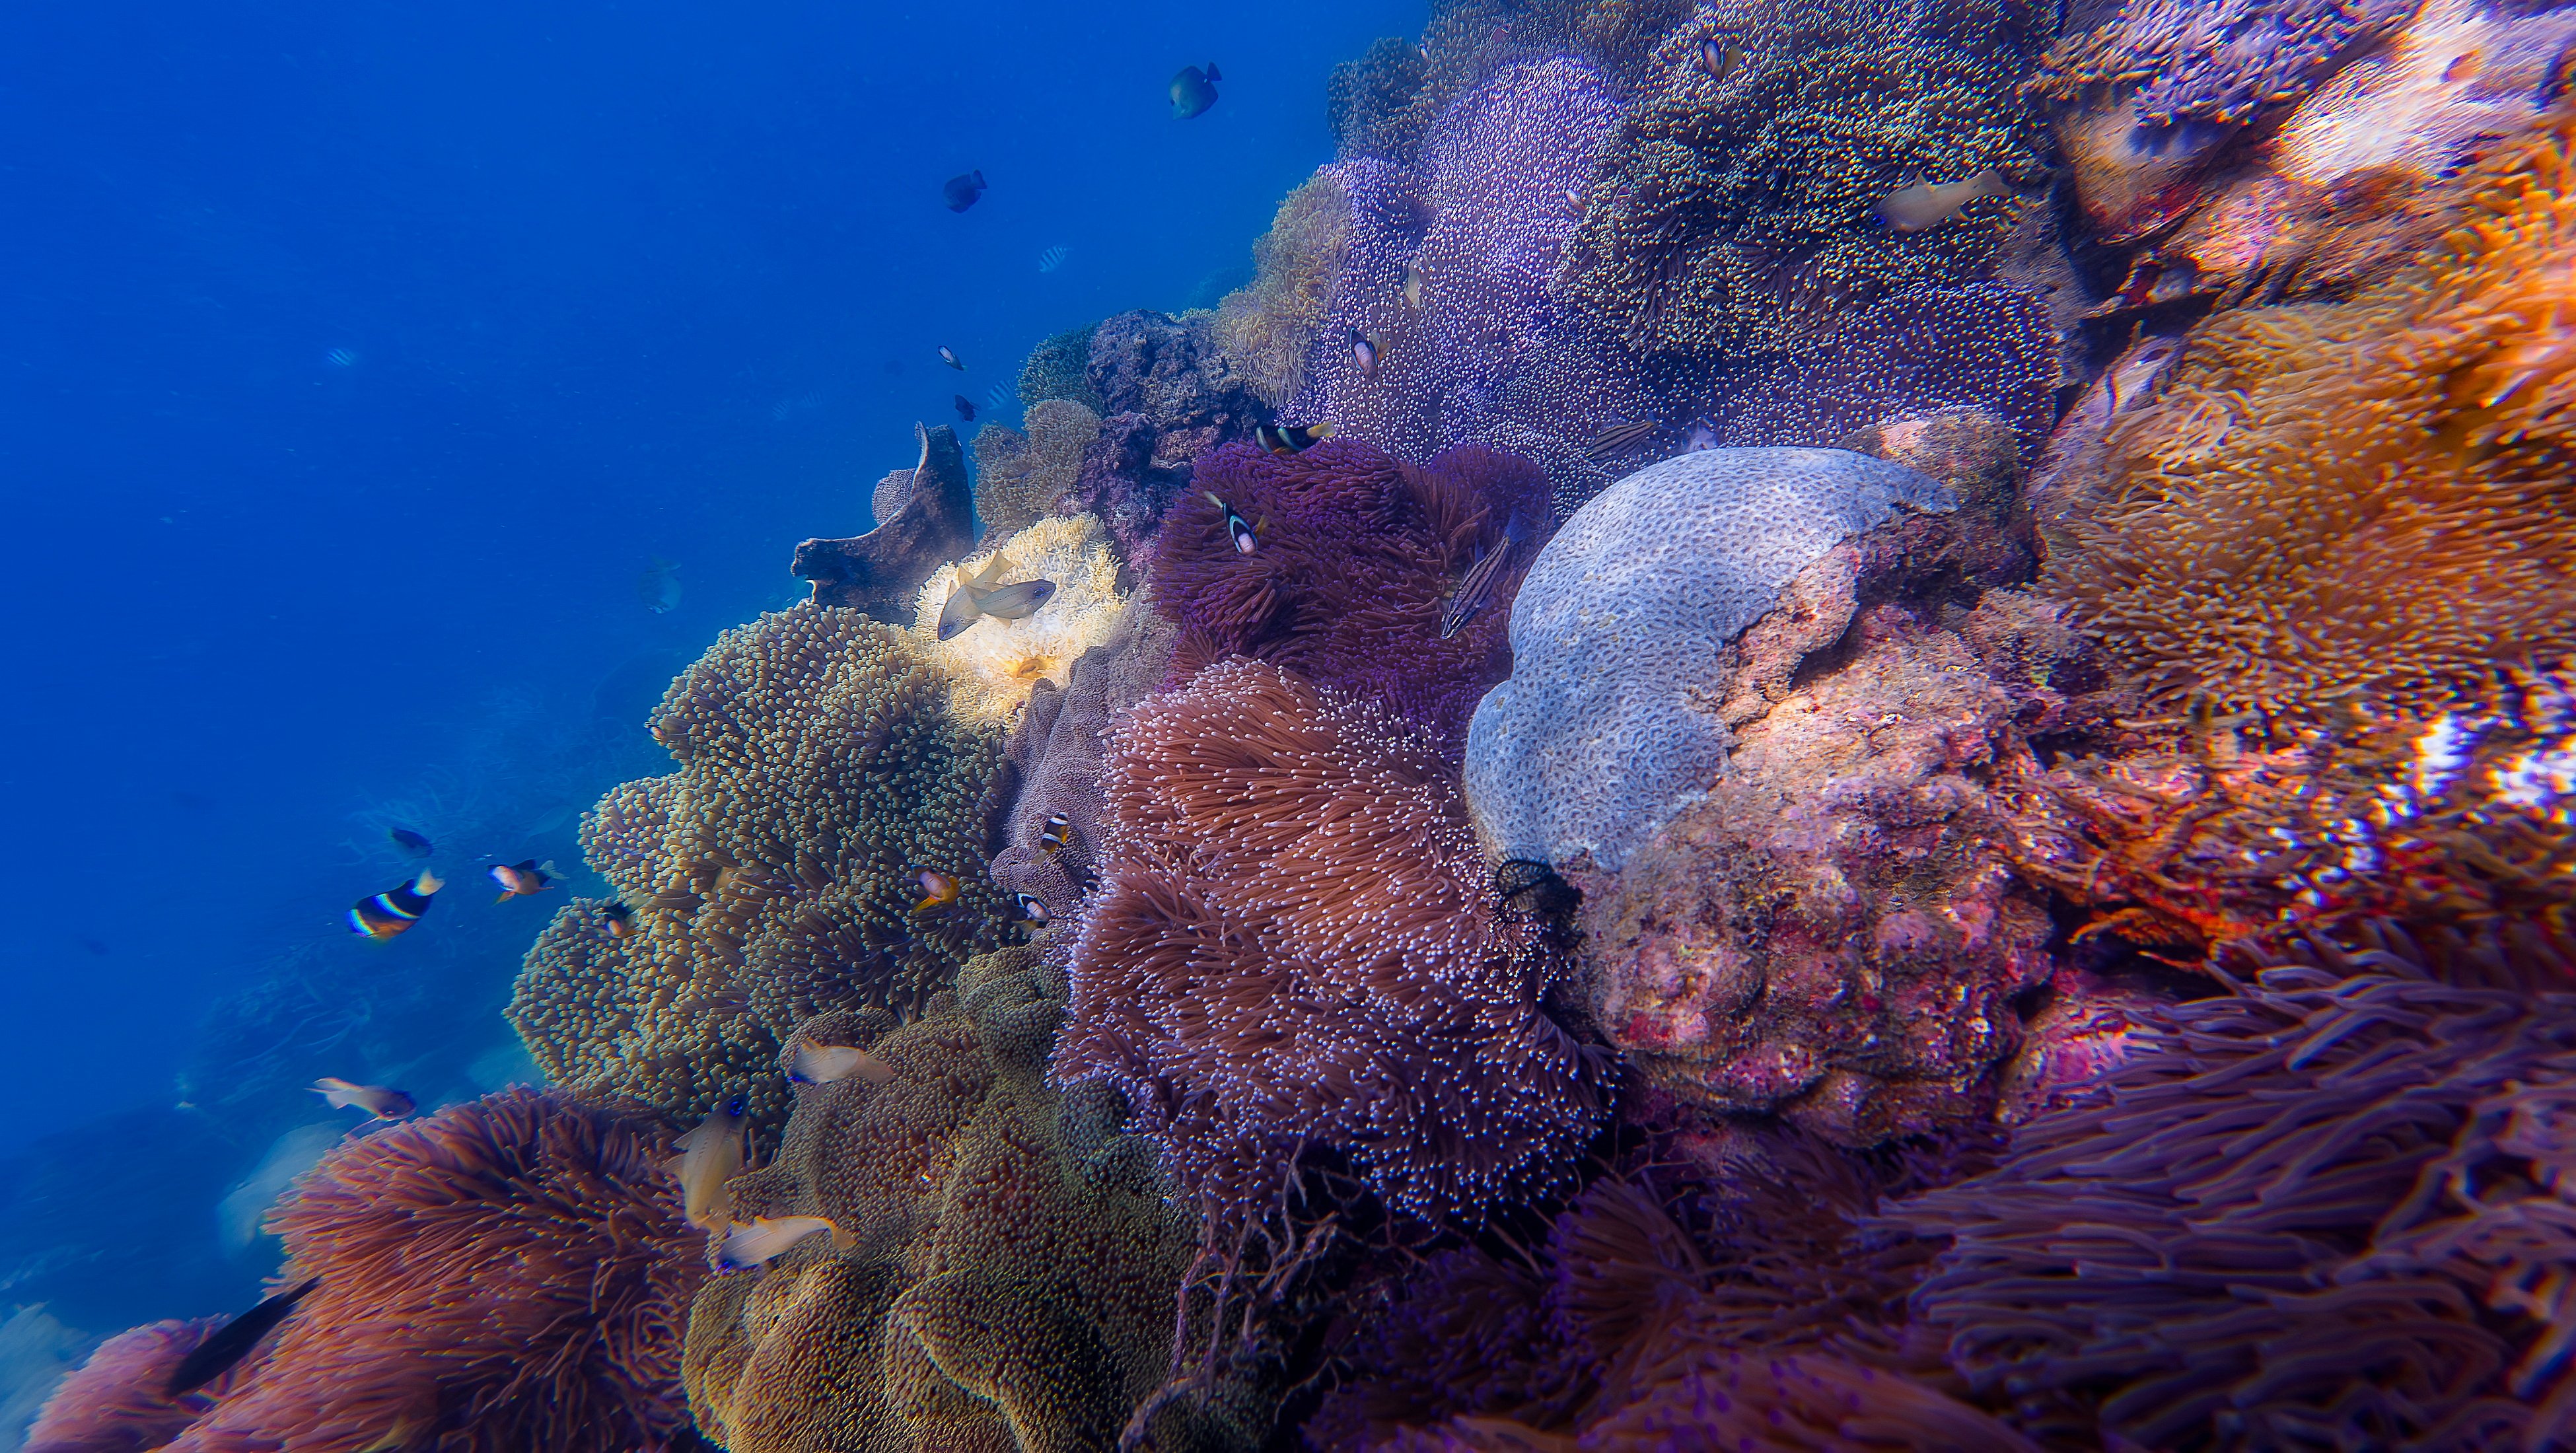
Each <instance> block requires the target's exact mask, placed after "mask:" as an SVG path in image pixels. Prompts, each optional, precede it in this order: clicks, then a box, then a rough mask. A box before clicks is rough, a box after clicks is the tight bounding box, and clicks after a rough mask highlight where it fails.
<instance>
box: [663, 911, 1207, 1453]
mask: <svg viewBox="0 0 2576 1453" xmlns="http://www.w3.org/2000/svg"><path fill="white" fill-rule="evenodd" d="M1034 960H1035V954H1034V952H1033V951H1031V950H1028V949H1014V950H1005V951H1003V952H1001V953H998V954H995V955H991V956H988V957H985V958H981V959H978V960H976V961H975V962H974V963H973V964H972V965H970V966H969V967H968V969H967V971H966V973H965V975H964V976H963V978H962V979H961V980H960V982H959V993H958V994H957V995H954V996H946V995H943V996H941V998H940V999H939V1000H938V1001H937V1002H935V1003H934V1004H933V1005H932V1006H931V1008H930V1012H929V1013H928V1014H926V1015H925V1016H923V1017H922V1018H919V1019H917V1020H915V1021H913V1022H912V1023H910V1024H907V1025H905V1026H903V1027H902V1028H901V1029H897V1030H893V1031H891V1032H883V1026H882V1024H878V1025H874V1026H869V1025H862V1024H860V1023H858V1022H856V1021H854V1020H850V1019H849V1017H848V1016H839V1017H837V1018H838V1021H839V1022H836V1021H833V1020H827V1021H822V1022H819V1023H817V1024H816V1025H814V1026H812V1028H811V1032H812V1033H813V1034H815V1035H816V1036H817V1037H820V1038H828V1039H830V1040H832V1041H834V1042H846V1041H848V1040H853V1039H855V1040H860V1041H863V1042H865V1043H866V1045H867V1047H868V1049H869V1052H870V1053H871V1054H872V1055H874V1056H875V1057H876V1058H877V1059H878V1060H879V1061H880V1062H882V1063H884V1064H885V1065H887V1066H888V1067H890V1068H891V1069H892V1070H893V1072H894V1073H893V1076H892V1078H890V1079H889V1080H887V1082H886V1083H884V1084H882V1085H877V1084H871V1083H869V1082H868V1081H866V1080H864V1079H857V1078H853V1079H849V1080H843V1081H839V1082H837V1083H831V1084H818V1085H809V1086H807V1087H805V1088H804V1089H803V1090H801V1091H800V1092H799V1095H798V1105H797V1111H796V1116H795V1119H794V1120H793V1121H792V1122H791V1123H790V1125H789V1128H788V1132H787V1135H786V1138H785V1141H784V1144H783V1145H782V1147H781V1149H780V1152H779V1155H778V1158H777V1159H776V1160H775V1161H774V1162H772V1163H771V1164H770V1165H769V1166H768V1167H766V1168H764V1169H762V1170H760V1171H758V1172H755V1173H754V1174H752V1175H749V1176H746V1177H744V1178H743V1179H741V1180H740V1181H738V1182H737V1183H736V1185H737V1198H738V1203H739V1205H740V1207H741V1208H742V1209H741V1214H759V1215H769V1216H784V1215H791V1214H795V1215H822V1216H828V1217H830V1218H832V1220H833V1221H834V1223H835V1224H836V1225H838V1226H840V1227H842V1228H844V1229H845V1230H847V1231H849V1232H851V1233H853V1234H854V1235H855V1237H856V1243H857V1244H856V1245H855V1246H854V1247H853V1248H852V1250H851V1251H850V1252H848V1253H847V1254H840V1253H836V1252H834V1251H832V1250H831V1248H830V1241H829V1239H828V1238H824V1237H816V1238H813V1239H812V1240H811V1241H809V1242H807V1243H805V1244H804V1245H802V1246H800V1247H797V1248H795V1249H792V1250H790V1251H789V1252H788V1253H787V1254H786V1255H784V1256H782V1257H780V1258H779V1259H778V1260H777V1261H775V1262H773V1263H771V1264H770V1265H769V1266H768V1267H767V1268H766V1269H764V1270H761V1271H758V1272H741V1273H736V1274H733V1275H730V1276H726V1277H722V1278H719V1279H717V1280H715V1281H712V1282H710V1283H708V1284H707V1286H706V1288H705V1289H704V1290H703V1291H702V1292H701V1293H700V1294H699V1296H698V1299H697V1304H696V1306H695V1307H694V1308H693V1309H692V1311H691V1313H690V1318H689V1338H688V1356H687V1371H688V1381H689V1388H690V1394H691V1397H692V1406H693V1407H694V1408H695V1409H696V1412H697V1414H698V1417H699V1420H700V1422H701V1424H702V1425H703V1426H704V1427H705V1428H706V1429H707V1430H708V1431H709V1432H710V1433H711V1434H713V1435H714V1436H716V1437H717V1438H719V1439H721V1440H722V1441H723V1442H724V1444H725V1446H727V1447H728V1448H730V1449H732V1450H733V1453H773V1450H801V1449H808V1448H818V1447H830V1448H837V1449H851V1450H859V1449H869V1450H874V1449H885V1450H890V1453H891V1450H897V1449H914V1448H920V1447H925V1446H937V1447H943V1448H945V1447H956V1448H970V1447H971V1448H1018V1449H1027V1450H1041V1449H1050V1450H1065V1453H1072V1450H1076V1449H1097V1448H1106V1447H1109V1446H1110V1445H1111V1444H1112V1443H1114V1442H1115V1440H1116V1437H1117V1433H1118V1430H1119V1428H1120V1427H1121V1426H1122V1425H1123V1424H1124V1423H1125V1422H1126V1421H1127V1418H1128V1412H1129V1409H1130V1408H1131V1407H1133V1406H1134V1405H1135V1404H1136V1403H1137V1402H1138V1401H1140V1400H1141V1399H1142V1398H1143V1397H1144V1396H1145V1395H1146V1394H1147V1393H1148V1392H1150V1391H1151V1390H1152V1388H1153V1387H1154V1386H1155V1384H1156V1383H1157V1382H1159V1381H1160V1380H1161V1378H1162V1375H1163V1370H1164V1367H1165V1365H1166V1363H1167V1361H1168V1360H1169V1358H1170V1356H1171V1351H1172V1334H1173V1317H1174V1306H1175V1302H1174V1297H1175V1293H1176V1291H1177V1289H1178V1286H1179V1283H1180V1276H1181V1271H1182V1267H1183V1264H1184V1263H1185V1262H1187V1260H1188V1259H1189V1251H1188V1247H1189V1231H1190V1228H1189V1225H1188V1223H1187V1222H1186V1220H1184V1219H1183V1218H1182V1217H1180V1216H1179V1215H1178V1214H1177V1213H1175V1212H1174V1211H1173V1210H1172V1209H1171V1208H1169V1207H1168V1206H1166V1205H1165V1204H1164V1203H1163V1202H1162V1200H1161V1197H1160V1195H1159V1193H1158V1190H1157V1188H1156V1186H1155V1184H1154V1182H1153V1179H1152V1176H1151V1170H1150V1160H1149V1156H1150V1148H1148V1147H1146V1146H1144V1145H1143V1144H1142V1143H1140V1142H1137V1141H1135V1140H1133V1139H1132V1138H1130V1137H1127V1136H1123V1135H1119V1134H1116V1133H1114V1132H1109V1131H1106V1130H1104V1129H1102V1128H1101V1127H1098V1126H1097V1125H1096V1124H1095V1123H1093V1122H1092V1121H1091V1120H1090V1119H1089V1118H1088V1117H1086V1116H1084V1115H1081V1114H1078V1113H1074V1107H1073V1106H1072V1105H1071V1104H1069V1103H1067V1097H1065V1096H1063V1095H1061V1094H1060V1093H1059V1092H1057V1091H1056V1090H1054V1089H1052V1088H1050V1087H1049V1086H1048V1084H1047V1083H1046V1078H1045V1063H1046V1054H1047V1048H1048V1044H1049V1042H1050V1036H1051V1034H1052V1032H1053V1029H1054V1025H1055V1022H1056V1020H1057V1018H1058V1016H1059V1015H1060V1014H1061V1013H1062V1008H1063V1006H1062V1002H1061V1001H1060V1000H1059V999H1056V998H1054V997H1052V996H1050V995H1049V994H1048V993H1047V992H1046V991H1045V988H1044V986H1043V984H1042V983H1041V982H1040V981H1039V980H1038V978H1037V977H1035V975H1034V974H1033V972H1032V970H1033V967H1034ZM872 1031H873V1032H872ZM1139 1152H1143V1153H1142V1154H1139ZM1193 1421H1194V1418H1193V1416H1191V1415H1186V1414H1184V1413H1183V1412H1181V1411H1180V1410H1177V1409H1176V1410H1174V1411H1172V1412H1170V1413H1168V1414H1166V1415H1165V1416H1164V1417H1163V1418H1162V1419H1161V1420H1159V1422H1158V1424H1157V1426H1156V1431H1157V1433H1158V1434H1160V1435H1161V1436H1162V1438H1164V1439H1166V1440H1168V1441H1158V1443H1157V1444H1156V1446H1162V1447H1193V1446H1194V1447H1208V1446H1215V1445H1216V1440H1215V1439H1214V1438H1213V1437H1212V1436H1211V1435H1212V1434H1213V1431H1214V1430H1213V1428H1212V1427H1211V1426H1209V1425H1208V1424H1207V1420H1205V1419H1195V1421H1196V1422H1198V1423H1199V1426H1196V1427H1193V1426H1191V1424H1192V1423H1193Z"/></svg>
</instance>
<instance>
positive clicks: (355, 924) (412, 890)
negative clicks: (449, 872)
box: [349, 868, 447, 938]
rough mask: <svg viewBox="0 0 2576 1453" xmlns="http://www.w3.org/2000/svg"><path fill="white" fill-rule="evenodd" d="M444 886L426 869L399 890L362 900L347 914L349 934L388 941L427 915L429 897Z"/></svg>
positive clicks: (391, 889) (389, 889)
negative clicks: (423, 915) (387, 939)
mask: <svg viewBox="0 0 2576 1453" xmlns="http://www.w3.org/2000/svg"><path fill="white" fill-rule="evenodd" d="M446 886H447V885H446V884H445V883H443V882H441V881H440V880H439V876H438V875H437V874H436V873H433V872H430V871H429V870H427V869H425V868H424V869H422V870H421V875H420V876H419V877H417V878H414V879H412V880H411V881H410V882H408V883H405V884H403V885H402V886H401V887H399V888H388V889H386V890H385V891H384V892H382V893H378V894H376V895H375V896H374V897H371V898H361V899H359V900H358V902H357V906H356V907H353V908H351V909H350V910H349V931H350V932H351V933H359V934H364V935H366V936H367V937H369V938H391V937H393V936H394V935H395V934H398V933H400V932H402V931H403V930H404V929H406V928H409V927H411V926H412V925H413V924H415V923H418V922H420V916H421V915H422V914H424V913H427V912H428V911H429V900H430V895H431V894H433V893H436V892H437V891H438V890H439V889H441V888H444V887H446Z"/></svg>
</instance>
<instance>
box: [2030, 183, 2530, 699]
mask: <svg viewBox="0 0 2576 1453" xmlns="http://www.w3.org/2000/svg"><path fill="white" fill-rule="evenodd" d="M2536 156H2537V160H2538V165H2536V166H2535V167H2534V168H2533V169H2532V170H2531V171H2530V172H2528V173H2525V174H2522V175H2515V174H2513V173H2507V174H2505V175H2504V176H2503V177H2502V178H2501V179H2499V180H2498V181H2497V182H2496V184H2495V185H2494V186H2493V187H2492V188H2491V190H2490V191H2489V192H2488V194H2487V195H2486V196H2485V197H2484V198H2483V199H2482V208H2483V210H2484V211H2485V212H2486V214H2487V217H2486V220H2484V221H2482V222H2480V223H2479V224H2477V225H2473V226H2470V227H2464V228H2462V229H2460V230H2459V231H2457V232H2455V233H2453V234H2452V236H2451V238H2450V240H2449V242H2448V243H2447V244H2446V246H2445V247H2444V248H2443V249H2442V250H2441V251H2440V252H2439V253H2438V254H2437V255H2436V256H2435V257H2433V258H2432V259H2431V260H2430V261H2428V262H2427V263H2426V264H2425V265H2424V266H2423V267H2422V268H2420V269H2418V270H2417V271H2416V272H2414V273H2412V274H2410V275H2408V276H2404V277H2401V278H2399V279H2397V280H2395V281H2393V282H2391V283H2388V284H2386V285H2384V286H2382V287H2379V288H2375V289H2372V290H2370V291H2368V292H2365V293H2363V294H2362V295H2361V296H2359V297H2357V298H2355V299H2354V300H2353V301H2352V302H2351V303H2349V304H2338V305H2326V304H2306V305H2296V306H2286V307H2274V308H2261V309H2252V310H2245V311H2239V312H2234V313H2228V314H2223V315H2221V316H2219V317H2217V318H2216V319H2214V320H2212V321H2211V322H2209V323H2206V324H2204V325H2203V326H2202V327H2201V328H2199V329H2197V330H2195V332H2194V333H2193V334H2192V336H2191V338H2190V341H2189V343H2188V346H2187V350H2186V352H2185V354H2184V356H2183V358H2182V361H2181V362H2180V364H2179V365H2177V368H2176V371H2175V374H2174V377H2173V380H2172V382H2170V383H2169V384H2168V385H2167V386H2166V388H2165V393H2164V398H2163V400H2162V401H2161V402H2160V403H2159V404H2158V406H2157V407H2156V408H2154V409H2152V410H2149V411H2145V412H2143V413H2141V414H2140V415H2138V416H2137V417H2136V418H2135V419H2134V420H2133V421H2131V423H2130V424H2129V425H2128V426H2127V427H2126V428H2125V430H2124V431H2123V432H2122V433H2121V434H2120V435H2119V436H2118V438H2117V442H2118V443H2119V444H2120V445H2121V446H2122V449H2123V458H2122V463H2123V464H2124V465H2125V468H2126V475H2125V478H2124V479H2123V481H2122V482H2121V484H2120V486H2119V488H2118V493H2117V494H2116V495H2114V496H2113V497H2112V498H2111V499H2110V500H2109V501H2108V502H2106V503H2104V504H2102V505H2100V506H2098V507H2097V508H2096V511H2095V513H2094V514H2093V515H2092V517H2091V518H2090V519H2085V520H2076V521H2072V522H2070V523H2071V524H2072V525H2073V534H2074V536H2075V540H2076V544H2077V547H2078V548H2077V549H2076V550H2075V551H2073V552H2071V553H2067V554H2060V555H2052V558H2051V561H2050V574H2049V577H2048V582H2049V585H2050V588H2051V589H2052V590H2055V591H2058V592H2060V593H2062V594H2064V595H2066V596H2068V597H2069V598H2070V599H2072V600H2073V601H2074V602H2075V604H2076V605H2077V607H2078V612H2079V615H2080V617H2081V619H2082V620H2083V622H2084V623H2085V624H2086V625H2088V626H2090V627H2092V628H2093V629H2095V630H2098V631H2100V632H2101V633H2102V635H2103V636H2104V638H2105V639H2106V640H2107V641H2108V642H2109V644H2110V645H2111V647H2112V649H2113V651H2114V652H2115V653H2116V654H2117V655H2118V656H2119V657H2120V658H2121V660H2122V661H2123V663H2124V664H2125V665H2127V666H2129V667H2130V668H2132V669H2134V670H2136V671H2138V672H2139V673H2141V674H2142V675H2143V676H2144V677H2145V679H2146V680H2147V681H2148V683H2149V684H2150V685H2151V686H2153V687H2154V688H2156V689H2158V690H2159V691H2161V692H2164V693H2166V694H2168V695H2171V696H2176V697H2179V696H2182V695H2185V694H2187V693H2191V692H2201V693H2205V694H2207V695H2209V696H2210V697H2212V698H2214V699H2216V700H2218V701H2220V702H2222V703H2228V704H2241V705H2248V706H2259V707H2262V708H2265V709H2267V710H2275V711H2290V712H2297V711H2301V710H2304V709H2307V708H2310V707H2312V706H2314V705H2315V704H2316V703H2318V702H2320V701H2321V700H2324V699H2327V698H2335V697H2349V698H2353V699H2355V700H2357V701H2359V702H2360V703H2362V704H2363V705H2365V706H2369V707H2374V708H2383V709H2384V708H2390V707H2395V706H2408V705H2415V706H2420V705H2423V704H2427V703H2430V704H2433V705H2436V706H2438V705H2439V704H2440V703H2442V702H2444V701H2446V700H2448V699H2450V698H2451V697H2453V696H2456V695H2464V694H2465V695H2469V696H2475V695H2478V694H2480V693H2482V692H2483V691H2485V690H2486V684H2487V683H2488V682H2489V681H2491V680H2492V678H2493V676H2494V673H2495V669H2496V667H2497V665H2498V664H2499V663H2500V662H2504V661H2529V660H2534V659H2537V660H2541V661H2554V660H2557V659H2561V658H2563V657H2565V656H2566V655H2568V654H2569V653H2570V652H2571V651H2576V613H2571V612H2570V611H2569V610H2568V609H2567V606H2566V602H2567V600H2568V598H2569V591H2570V590H2571V589H2576V509H2571V508H2570V499H2571V496H2570V488H2571V483H2570V481H2571V477H2576V476H2571V471H2570V469H2569V458H2570V452H2571V451H2570V447H2569V440H2568V439H2567V437H2566V435H2565V432H2564V429H2565V426H2564V424H2563V422H2561V418H2562V416H2561V415H2560V414H2559V413H2558V411H2557V407H2556V401H2558V400H2563V399H2564V398H2565V397H2566V394H2565V392H2564V390H2565V384H2564V382H2563V381H2562V380H2563V377H2564V369H2565V366H2566V360H2568V359H2569V358H2570V357H2571V356H2576V354H2571V351H2570V348H2569V345H2568V342H2567V340H2568V338H2569V336H2570V335H2569V330H2568V327H2567V324H2566V319H2565V304H2564V302H2563V301H2562V299H2563V298H2564V296H2565V294H2566V286H2565V278H2566V276H2567V269H2568V266H2569V263H2568V259H2569V258H2570V257H2571V256H2576V209H2571V208H2570V207H2569V206H2568V204H2567V202H2566V200H2565V197H2564V195H2563V194H2562V193H2561V192H2560V191H2559V190H2558V186H2559V184H2561V183H2563V182H2564V181H2565V180H2566V179H2567V177H2568V170H2567V164H2566V161H2565V153H2564V151H2563V150H2562V149H2560V145H2559V144H2557V143H2553V144H2552V145H2551V146H2549V147H2544V148H2542V149H2541V150H2540V151H2539V152H2538V153H2537V154H2536ZM2551 157H2555V158H2557V160H2556V161H2555V162H2554V163H2553V162H2551V161H2550V160H2549V159H2550V158H2551Z"/></svg>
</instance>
